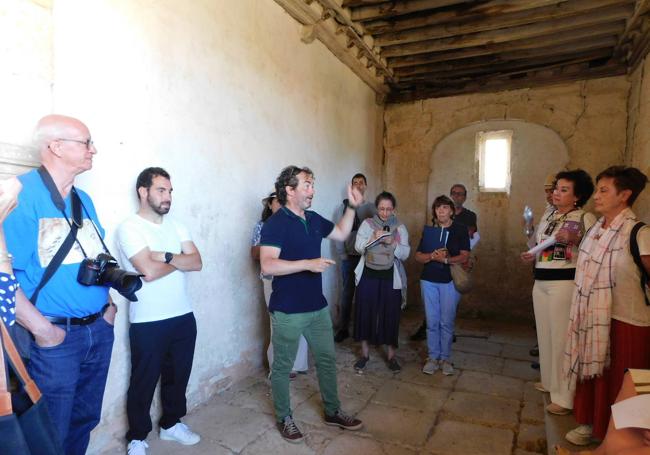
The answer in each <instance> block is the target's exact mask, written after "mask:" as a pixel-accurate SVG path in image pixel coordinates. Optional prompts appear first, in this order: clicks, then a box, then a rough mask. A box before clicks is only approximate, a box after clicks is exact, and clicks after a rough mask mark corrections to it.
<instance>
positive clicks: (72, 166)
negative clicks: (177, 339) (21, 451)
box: [4, 115, 116, 455]
mask: <svg viewBox="0 0 650 455" xmlns="http://www.w3.org/2000/svg"><path fill="white" fill-rule="evenodd" d="M34 142H35V144H34V145H35V147H36V148H37V149H38V150H39V152H40V154H41V162H42V166H41V167H40V168H39V169H35V170H33V171H31V172H28V173H26V174H24V175H21V176H20V177H19V179H20V182H21V183H22V185H23V191H22V193H21V194H20V195H19V197H18V206H17V207H16V209H15V210H14V211H13V213H11V215H10V216H9V217H8V218H7V220H6V221H5V223H4V231H5V236H6V239H7V248H8V250H9V251H11V253H12V254H13V256H14V263H13V265H14V271H15V275H16V278H17V280H18V282H19V283H20V288H19V289H18V290H17V292H16V319H17V321H18V323H19V324H20V325H21V326H22V327H24V328H26V329H27V330H28V331H29V332H30V333H31V337H32V340H31V343H30V344H29V346H28V348H27V349H24V350H23V355H30V361H29V366H28V368H29V372H30V374H31V376H32V378H33V379H34V380H35V382H36V384H37V385H38V387H39V388H40V389H41V392H42V393H43V397H44V398H45V402H46V405H47V408H48V410H49V412H50V415H51V417H52V422H53V423H54V425H55V427H56V428H55V429H56V432H57V433H58V435H59V438H60V440H61V442H62V444H63V447H64V451H65V453H66V454H67V455H82V454H84V453H86V449H87V447H88V441H89V437H90V432H91V430H92V429H93V428H95V426H97V424H98V423H99V419H100V416H101V406H102V399H103V396H104V388H105V385H106V376H107V374H108V367H109V364H110V359H111V351H112V349H113V339H114V337H113V322H114V319H115V312H116V308H115V305H113V303H112V301H111V299H110V296H109V294H108V287H107V286H103V285H94V286H86V285H83V284H80V283H79V282H78V281H77V274H78V272H79V269H80V266H81V262H82V261H83V259H84V258H85V257H89V258H95V257H97V255H98V254H99V253H103V252H104V248H103V244H102V241H101V238H102V237H103V236H104V229H103V228H102V227H101V224H100V223H99V219H98V218H97V214H96V212H95V207H94V205H93V202H92V200H91V199H90V196H88V195H87V194H86V193H85V192H84V191H82V190H80V189H78V188H75V187H74V183H75V178H76V177H77V176H78V175H79V174H81V173H83V172H86V171H89V170H90V169H91V168H92V165H93V157H94V156H95V154H96V153H97V150H96V149H95V146H94V144H93V141H92V139H91V136H90V131H89V130H88V127H87V126H86V125H85V124H84V123H83V122H81V121H80V120H77V119H75V118H72V117H66V116H62V115H48V116H46V117H43V118H42V119H41V120H40V121H39V122H38V124H37V126H36V130H35V133H34ZM75 231H76V236H75ZM50 264H52V265H51V266H50ZM57 264H58V265H57ZM48 266H50V267H48ZM48 276H49V278H48ZM24 347H25V346H24Z"/></svg>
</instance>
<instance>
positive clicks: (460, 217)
mask: <svg viewBox="0 0 650 455" xmlns="http://www.w3.org/2000/svg"><path fill="white" fill-rule="evenodd" d="M449 196H450V197H451V200H452V201H454V206H455V212H454V221H455V222H457V223H460V224H462V225H464V226H466V227H467V230H468V231H469V241H470V247H471V248H474V246H475V245H476V244H477V243H478V240H479V238H480V236H479V235H478V227H477V225H476V213H474V212H472V211H471V210H470V209H468V208H465V207H463V204H465V201H466V200H467V188H465V185H463V184H462V183H456V184H454V185H453V186H452V187H451V189H450V190H449Z"/></svg>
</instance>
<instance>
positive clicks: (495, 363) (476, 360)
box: [452, 352, 503, 374]
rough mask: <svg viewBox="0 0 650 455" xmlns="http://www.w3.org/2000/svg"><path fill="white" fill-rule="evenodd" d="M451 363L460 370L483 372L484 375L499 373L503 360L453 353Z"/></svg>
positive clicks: (480, 355)
mask: <svg viewBox="0 0 650 455" xmlns="http://www.w3.org/2000/svg"><path fill="white" fill-rule="evenodd" d="M452 362H453V363H454V366H455V367H456V368H460V369H462V370H472V371H483V372H485V373H492V374H496V373H501V370H502V369H503V359H502V358H501V357H494V356H491V355H483V354H471V353H468V352H458V353H454V355H453V357H452Z"/></svg>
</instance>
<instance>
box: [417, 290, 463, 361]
mask: <svg viewBox="0 0 650 455" xmlns="http://www.w3.org/2000/svg"><path fill="white" fill-rule="evenodd" d="M420 289H421V291H422V302H423V303H424V312H425V314H426V318H427V348H428V349H429V358H430V359H433V360H449V359H450V357H451V344H452V342H453V338H454V321H455V320H456V308H458V302H459V301H460V294H459V293H458V291H456V288H455V287H454V282H453V281H450V282H449V283H433V282H431V281H425V280H420Z"/></svg>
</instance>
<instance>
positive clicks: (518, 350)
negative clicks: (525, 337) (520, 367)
mask: <svg viewBox="0 0 650 455" xmlns="http://www.w3.org/2000/svg"><path fill="white" fill-rule="evenodd" d="M531 348H532V346H518V345H515V344H504V345H503V351H501V357H504V358H506V359H515V360H525V361H527V362H529V363H530V362H535V361H537V357H533V356H532V355H530V349H531Z"/></svg>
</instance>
